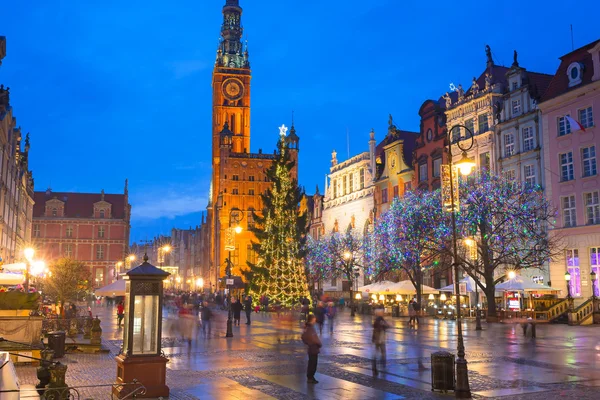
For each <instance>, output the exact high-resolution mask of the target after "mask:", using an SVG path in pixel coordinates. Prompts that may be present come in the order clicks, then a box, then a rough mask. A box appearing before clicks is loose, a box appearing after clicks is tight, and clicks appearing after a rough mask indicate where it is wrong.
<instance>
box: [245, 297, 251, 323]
mask: <svg viewBox="0 0 600 400" xmlns="http://www.w3.org/2000/svg"><path fill="white" fill-rule="evenodd" d="M244 311H245V312H246V325H250V314H252V299H251V298H250V296H246V300H244Z"/></svg>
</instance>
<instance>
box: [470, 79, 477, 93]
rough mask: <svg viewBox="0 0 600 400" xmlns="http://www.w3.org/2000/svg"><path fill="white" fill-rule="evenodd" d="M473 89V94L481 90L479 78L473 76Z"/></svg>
mask: <svg viewBox="0 0 600 400" xmlns="http://www.w3.org/2000/svg"><path fill="white" fill-rule="evenodd" d="M471 91H472V92H473V94H477V93H478V92H479V84H478V83H477V79H476V78H475V77H473V83H472V84H471Z"/></svg>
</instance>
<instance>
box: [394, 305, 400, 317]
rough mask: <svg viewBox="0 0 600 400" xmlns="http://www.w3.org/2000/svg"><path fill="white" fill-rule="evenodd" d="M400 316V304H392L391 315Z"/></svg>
mask: <svg viewBox="0 0 600 400" xmlns="http://www.w3.org/2000/svg"><path fill="white" fill-rule="evenodd" d="M399 316H400V306H399V305H398V304H395V305H393V306H392V317H399Z"/></svg>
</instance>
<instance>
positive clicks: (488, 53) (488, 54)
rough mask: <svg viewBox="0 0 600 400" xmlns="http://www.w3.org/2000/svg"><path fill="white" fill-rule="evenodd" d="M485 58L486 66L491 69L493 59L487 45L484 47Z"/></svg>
mask: <svg viewBox="0 0 600 400" xmlns="http://www.w3.org/2000/svg"><path fill="white" fill-rule="evenodd" d="M485 57H486V58H487V66H488V67H491V66H492V65H494V59H493V58H492V49H491V48H490V46H489V45H487V44H486V45H485Z"/></svg>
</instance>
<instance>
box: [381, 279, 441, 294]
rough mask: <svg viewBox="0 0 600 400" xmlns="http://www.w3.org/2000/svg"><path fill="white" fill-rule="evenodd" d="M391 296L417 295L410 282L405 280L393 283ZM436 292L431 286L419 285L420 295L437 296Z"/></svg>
mask: <svg viewBox="0 0 600 400" xmlns="http://www.w3.org/2000/svg"><path fill="white" fill-rule="evenodd" d="M390 291H391V292H392V294H413V293H415V294H416V293H417V289H415V286H414V285H413V283H412V281H409V280H406V281H402V282H397V283H394V284H393V285H392V287H391V290H390ZM437 292H438V290H437V289H434V288H432V287H431V286H427V285H421V294H437Z"/></svg>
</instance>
